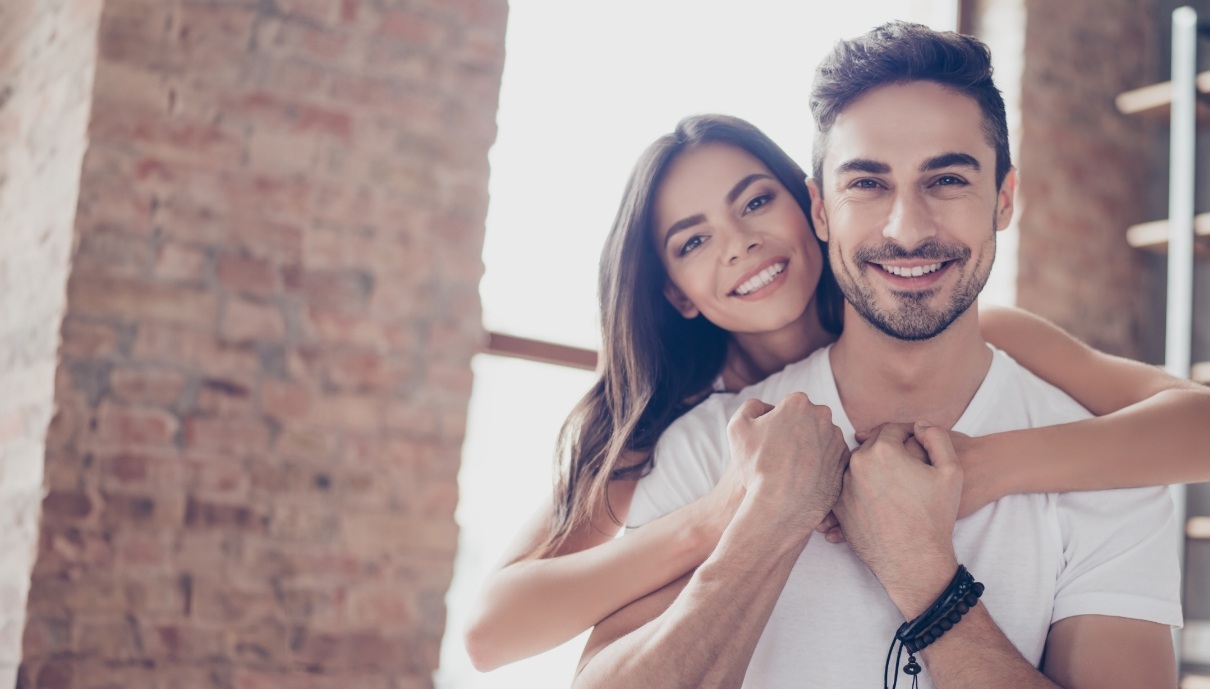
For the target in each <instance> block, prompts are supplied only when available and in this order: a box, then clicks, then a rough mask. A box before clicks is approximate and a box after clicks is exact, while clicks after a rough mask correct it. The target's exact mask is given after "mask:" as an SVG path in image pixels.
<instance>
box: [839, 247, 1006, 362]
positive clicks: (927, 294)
mask: <svg viewBox="0 0 1210 689" xmlns="http://www.w3.org/2000/svg"><path fill="white" fill-rule="evenodd" d="M988 244H990V246H989V247H988V249H987V250H985V251H984V255H983V256H980V257H979V259H978V262H977V263H976V264H975V265H973V266H972V269H971V272H970V273H969V274H967V275H965V276H959V283H958V284H957V285H956V286H955V287H954V292H953V294H951V295H950V298H949V299H948V300H947V301H946V303H945V304H943V305H941V306H940V307H932V306H930V305H929V301H930V300H931V299H932V298H934V297H935V296H936V295H937V292H938V291H939V290H940V287H933V288H931V289H927V290H921V291H911V292H905V291H899V290H892V291H891V298H892V299H893V300H894V301H893V303H891V304H888V305H886V307H885V308H884V307H883V306H882V305H879V304H878V295H877V293H876V291H875V290H874V287H873V285H872V283H871V281H870V280H865V281H864V282H863V281H862V280H861V277H862V276H863V275H864V274H865V273H866V272H867V271H870V270H882V269H881V268H879V267H877V266H871V265H870V264H871V263H888V262H890V261H902V260H926V261H933V262H937V263H940V262H943V261H953V263H954V264H953V265H951V266H949V268H948V269H949V270H957V271H961V270H962V269H963V268H964V267H965V266H966V265H967V264H968V263H970V261H971V250H970V248H969V247H966V246H963V245H961V244H952V243H947V244H943V243H941V242H937V241H932V240H930V241H928V242H926V243H924V244H921V245H920V246H918V247H916V248H915V249H913V250H912V251H907V250H905V249H904V248H903V247H901V246H899V245H897V244H892V243H889V242H888V243H886V244H883V245H881V246H873V247H871V246H863V247H861V248H859V249H857V250H856V251H854V252H853V258H852V261H850V262H849V263H847V264H846V263H845V262H844V261H843V260H842V258H841V256H840V247H839V246H838V245H837V244H836V243H835V242H833V243H832V245H831V248H830V250H829V252H828V254H829V259H830V260H831V262H832V272H833V273H834V274H835V276H836V282H837V284H839V285H840V291H841V292H842V293H843V294H844V298H845V300H847V301H848V302H849V303H850V304H852V305H853V309H854V310H856V311H857V313H859V314H860V315H861V317H862V318H864V319H865V320H866V321H867V322H869V323H870V324H871V325H873V326H874V327H876V328H878V329H879V330H881V331H882V332H884V333H886V334H887V335H890V336H891V337H894V338H896V339H900V340H928V339H931V338H933V337H936V336H937V335H939V334H940V333H941V332H942V331H944V330H945V329H946V328H948V327H949V326H950V324H951V323H953V322H954V321H955V320H957V319H958V317H959V316H961V315H962V314H964V313H966V310H967V309H969V308H970V307H971V305H972V304H974V303H975V300H976V299H977V298H978V297H979V293H980V292H981V291H983V286H984V285H985V284H987V278H988V276H989V275H990V274H991V266H992V261H993V260H994V258H995V256H996V233H995V228H994V227H993V229H992V235H991V239H990V240H989V241H988ZM854 267H856V273H854V272H853V268H854Z"/></svg>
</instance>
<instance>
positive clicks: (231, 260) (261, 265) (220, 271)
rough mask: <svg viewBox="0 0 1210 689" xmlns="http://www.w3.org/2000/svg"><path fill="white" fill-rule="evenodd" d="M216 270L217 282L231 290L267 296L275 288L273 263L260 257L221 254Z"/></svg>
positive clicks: (275, 276)
mask: <svg viewBox="0 0 1210 689" xmlns="http://www.w3.org/2000/svg"><path fill="white" fill-rule="evenodd" d="M216 272H217V275H218V281H219V284H221V285H222V286H223V287H225V288H226V289H228V290H231V291H232V292H241V293H244V294H251V295H254V296H268V295H270V294H273V293H274V292H275V291H276V288H277V273H276V271H275V270H274V268H273V264H272V263H270V262H269V261H267V260H265V259H262V258H252V257H247V256H232V255H227V256H222V257H220V258H219V261H218V268H217V270H216Z"/></svg>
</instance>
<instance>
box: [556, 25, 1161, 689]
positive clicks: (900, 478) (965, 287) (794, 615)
mask: <svg viewBox="0 0 1210 689" xmlns="http://www.w3.org/2000/svg"><path fill="white" fill-rule="evenodd" d="M813 96H814V97H813V99H812V109H813V112H814V113H815V117H816V121H817V125H818V126H819V136H818V138H817V144H816V147H815V148H816V157H815V166H814V168H815V170H814V176H815V180H814V181H813V186H812V194H813V202H814V205H813V210H812V215H813V221H814V224H815V228H816V232H817V233H818V234H819V235H820V237H821V238H822V239H825V240H827V241H828V242H829V260H830V261H831V264H832V268H833V272H834V273H835V274H836V279H837V281H838V282H839V284H840V286H841V289H842V291H843V292H844V294H845V297H846V300H847V302H848V304H847V306H846V317H845V330H844V333H843V335H842V336H841V338H840V340H839V341H838V342H837V343H836V344H835V345H834V346H832V347H830V348H828V349H825V350H822V351H820V352H817V353H816V354H814V355H812V356H811V357H809V358H808V359H807V360H805V361H803V362H799V363H798V364H794V365H791V366H790V367H787V368H786V370H785V371H783V372H782V373H780V374H777V375H775V376H773V377H771V378H769V379H768V380H766V381H765V382H763V383H760V384H758V385H756V386H753V387H752V388H749V389H747V390H745V391H744V392H742V393H740V394H739V395H738V396H735V397H731V396H716V397H715V398H712V399H710V400H708V401H706V402H705V403H703V404H702V405H699V406H698V407H697V408H696V409H694V410H692V411H691V412H689V413H688V414H686V415H685V416H684V417H682V418H681V419H680V420H678V421H677V423H676V424H674V425H673V426H672V427H671V428H669V430H668V431H667V432H666V433H665V435H664V437H663V438H662V439H661V441H660V444H659V446H658V448H657V452H656V455H657V456H656V465H655V469H654V471H653V472H652V474H651V475H650V476H648V477H646V478H644V479H643V481H642V482H640V484H639V487H638V489H637V491H636V494H635V497H634V501H633V504H632V506H631V519H632V521H635V522H637V523H644V522H646V521H650V520H651V519H654V518H655V517H657V516H659V515H661V514H664V513H666V512H669V511H671V510H673V509H675V508H676V507H678V506H679V505H681V504H684V503H686V502H688V501H689V500H692V499H693V498H694V497H697V496H698V495H701V494H704V493H705V492H706V491H707V490H709V488H710V487H711V485H712V482H713V481H714V480H717V477H718V475H719V474H720V473H721V471H722V468H723V466H724V464H725V463H726V462H727V461H728V455H729V454H730V455H732V459H731V461H738V462H740V464H741V465H742V466H743V467H744V469H743V470H744V472H745V487H746V490H747V493H746V495H745V497H744V500H743V502H742V504H741V506H740V508H739V510H738V511H737V513H736V515H735V517H734V519H733V520H732V522H731V524H730V526H729V527H728V528H727V530H726V531H725V533H724V535H723V538H722V539H721V541H720V542H719V545H718V548H717V549H716V550H715V552H714V554H713V555H712V556H711V557H710V558H709V559H707V561H706V562H705V563H704V564H703V565H702V566H701V567H700V568H698V570H697V571H696V572H695V573H693V574H692V575H691V576H686V577H685V578H683V579H681V580H680V581H678V582H675V583H673V584H671V585H669V586H668V587H666V588H665V589H663V590H661V591H658V592H656V593H654V594H652V595H650V596H648V597H647V598H645V599H643V600H640V601H638V602H636V603H635V604H632V605H631V606H628V607H627V608H624V609H623V610H621V611H619V612H617V613H615V614H614V615H613V616H612V617H610V618H609V619H607V620H604V621H602V622H601V623H600V624H599V625H598V626H597V628H596V629H595V630H594V632H593V635H592V637H591V638H590V640H589V642H588V644H587V646H586V648H585V655H584V658H583V660H582V662H581V666H580V669H579V672H578V674H577V679H576V686H577V687H589V686H592V687H597V686H602V687H612V686H617V687H681V686H684V687H704V686H720V687H727V686H730V687H734V686H739V685H740V684H741V682H743V683H745V685H746V686H756V687H788V686H803V687H829V688H830V687H873V686H881V684H880V683H881V682H882V681H883V677H882V673H883V671H884V662H887V663H890V662H895V659H894V658H892V659H890V661H887V660H886V658H887V649H888V647H889V646H890V645H891V642H892V639H893V638H894V635H895V632H896V630H897V629H898V628H899V626H900V625H901V624H902V623H903V622H904V621H905V620H913V619H915V618H917V617H918V616H920V615H921V614H922V613H924V612H925V611H926V610H928V609H929V607H930V605H932V604H933V602H934V601H935V600H936V599H937V598H938V596H939V594H941V593H942V592H943V591H944V590H945V589H946V587H947V583H948V582H949V581H950V580H951V578H952V577H954V576H955V572H956V570H957V567H958V565H959V563H962V564H964V565H965V566H966V567H967V568H969V570H970V571H971V572H972V573H973V574H974V576H975V578H976V579H978V580H979V581H981V582H983V583H984V584H986V587H987V588H986V593H985V594H984V596H983V598H982V599H981V600H980V601H979V602H978V604H976V605H974V606H972V607H971V608H970V610H969V611H968V612H966V613H965V615H963V616H962V617H961V618H960V619H958V620H957V621H956V622H954V623H952V624H951V627H950V628H948V631H946V632H945V633H944V634H943V635H942V636H941V637H940V638H939V639H937V640H936V642H935V643H933V644H932V645H930V646H928V647H927V648H926V649H924V650H923V652H921V653H920V654H919V655H920V660H921V661H922V662H923V665H924V668H925V671H924V673H923V674H921V675H920V676H919V680H920V683H921V685H922V686H926V687H927V686H936V687H941V688H942V689H948V688H957V687H990V686H1005V687H1055V686H1062V687H1068V688H1078V687H1099V688H1104V687H1123V688H1125V687H1161V686H1167V687H1171V686H1174V685H1175V684H1176V678H1175V669H1174V659H1173V652H1172V644H1171V637H1170V633H1169V630H1170V627H1171V626H1172V625H1179V624H1180V622H1181V617H1180V606H1179V602H1178V598H1179V596H1178V592H1177V589H1178V584H1179V575H1178V571H1177V565H1176V556H1175V551H1174V538H1173V537H1172V534H1173V533H1174V531H1175V526H1174V523H1173V515H1172V508H1171V503H1170V501H1169V500H1168V497H1167V492H1166V491H1165V490H1163V489H1140V490H1120V491H1106V492H1102V493H1069V494H1062V495H1045V494H1039V495H1017V496H1010V497H1008V498H1005V499H1002V500H1000V501H998V502H996V503H993V504H992V505H989V506H988V507H986V508H984V509H983V510H980V511H979V512H977V513H975V514H974V515H971V516H970V517H967V518H964V519H963V520H961V521H957V519H956V517H957V511H958V501H959V496H960V494H961V486H962V476H961V468H960V466H959V465H958V463H957V461H956V459H955V457H954V453H953V449H952V446H951V445H950V444H949V439H948V434H947V433H946V432H945V431H944V430H942V429H943V428H951V427H952V428H954V430H956V431H960V432H965V433H968V434H972V435H982V434H987V433H992V432H998V431H1004V430H1011V429H1013V428H1023V427H1030V426H1040V425H1048V424H1054V423H1062V422H1067V421H1074V420H1077V419H1080V418H1086V417H1087V416H1088V413H1087V412H1086V411H1085V410H1083V409H1082V408H1080V407H1079V406H1078V405H1077V404H1076V403H1075V402H1074V401H1073V400H1071V399H1070V398H1069V397H1067V396H1066V395H1064V394H1063V393H1062V392H1061V391H1058V390H1057V389H1055V388H1053V387H1051V386H1049V385H1047V384H1046V383H1044V382H1042V381H1041V380H1039V379H1037V378H1036V377H1034V376H1033V375H1032V374H1030V373H1028V372H1027V371H1025V370H1024V369H1022V368H1021V367H1020V366H1018V365H1017V364H1016V363H1015V362H1013V361H1012V360H1011V359H1009V358H1008V357H1007V356H1005V355H1004V354H1003V353H999V352H994V351H993V350H991V349H990V348H989V347H988V346H987V345H986V343H984V342H983V340H982V339H981V337H980V334H979V328H978V314H977V310H976V309H973V308H971V306H972V305H973V304H974V302H975V300H976V297H977V296H978V293H979V291H980V290H981V289H982V287H983V285H984V284H985V282H986V280H987V276H988V273H989V271H990V270H991V264H992V260H993V258H994V254H995V232H996V231H997V230H1000V229H1003V228H1004V227H1005V226H1007V224H1008V221H1009V219H1010V218H1011V216H1012V212H1013V191H1014V189H1015V184H1016V179H1015V171H1014V170H1013V169H1012V168H1011V165H1010V162H1009V154H1008V144H1007V127H1006V125H1005V119H1004V106H1003V102H1002V100H1001V98H1000V95H999V92H998V91H996V89H995V86H994V84H993V83H992V81H991V70H990V56H989V55H988V54H987V50H986V48H985V47H984V46H983V45H982V44H980V43H978V42H977V41H975V40H974V39H971V38H968V37H959V36H957V35H955V34H939V33H936V32H933V31H931V30H929V29H927V28H925V27H921V26H916V25H909V24H902V23H893V24H889V25H886V26H884V27H880V28H879V29H876V30H874V31H873V32H871V33H869V34H867V35H865V36H862V37H860V38H858V39H854V40H852V41H847V42H842V43H841V44H839V45H838V46H837V47H836V49H835V50H834V52H833V54H832V55H831V56H830V57H829V58H828V59H826V60H825V62H824V64H823V65H822V66H821V67H820V69H819V71H818V74H817V81H816V85H815V88H814V93H813ZM804 392H805V393H806V394H805V395H804V394H803V393H804ZM808 398H809V399H808ZM760 400H781V401H780V402H779V403H778V405H777V406H776V407H770V406H769V405H767V404H765V403H764V402H761V401H760ZM812 401H814V402H816V403H818V406H817V405H816V404H813V403H812ZM733 414H734V417H733ZM728 419H732V421H731V422H730V425H729V428H728V429H727V432H726V433H724V431H723V429H724V428H725V427H727V425H728V424H727V420H728ZM921 419H925V420H927V422H924V421H920V420H921ZM911 421H916V423H914V424H908V423H903V422H911ZM831 422H834V423H835V424H836V426H837V427H839V429H840V431H839V432H843V435H844V439H845V440H846V441H847V442H848V443H849V445H850V446H854V445H855V441H854V435H855V433H854V429H874V428H878V429H879V430H877V431H876V432H875V433H874V436H873V437H872V438H871V439H869V440H867V441H866V442H865V443H864V444H863V445H862V446H861V447H860V449H856V450H854V451H853V453H852V456H851V459H850V461H849V462H848V466H847V467H846V466H845V463H844V462H843V461H828V460H824V459H822V458H825V457H835V456H837V454H836V453H835V452H829V451H827V447H828V446H829V445H830V444H833V443H835V442H838V440H837V437H836V436H837V434H838V433H839V432H837V431H836V430H835V429H834V428H833V427H832V425H831ZM887 422H898V423H887ZM929 422H931V423H929ZM881 424H886V425H881ZM922 451H923V452H925V453H927V460H928V461H927V462H926V461H921V460H922V459H924V456H923V454H922ZM829 511H834V512H835V515H836V517H837V519H838V520H839V522H840V525H841V527H842V528H843V530H844V534H845V536H846V538H847V539H848V543H847V544H843V543H842V544H834V543H828V542H826V541H825V539H823V538H822V537H819V536H818V535H816V536H815V537H812V534H813V533H814V530H815V529H816V527H817V526H818V525H819V524H820V522H821V521H822V520H823V519H824V518H825V516H826V515H827V514H828V512H829ZM951 619H952V618H951ZM900 662H901V661H900ZM896 664H898V663H896ZM890 671H891V672H897V671H898V668H896V667H891V668H890Z"/></svg>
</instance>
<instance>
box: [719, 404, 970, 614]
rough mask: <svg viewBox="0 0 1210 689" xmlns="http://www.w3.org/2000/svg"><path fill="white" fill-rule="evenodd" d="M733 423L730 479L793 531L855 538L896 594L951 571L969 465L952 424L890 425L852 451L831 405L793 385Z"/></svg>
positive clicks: (857, 549) (748, 407) (859, 551)
mask: <svg viewBox="0 0 1210 689" xmlns="http://www.w3.org/2000/svg"><path fill="white" fill-rule="evenodd" d="M727 431H728V436H729V439H730V443H731V462H730V463H729V465H728V467H727V474H729V476H724V481H727V480H730V481H735V482H738V483H740V484H742V486H743V488H744V491H745V499H746V500H748V499H750V500H757V501H759V504H760V506H761V508H762V509H768V510H769V515H770V518H774V519H778V520H779V523H784V524H786V526H787V527H788V533H789V534H799V535H801V536H802V537H803V538H804V542H805V539H806V538H807V537H809V536H810V535H811V532H812V531H813V530H820V531H825V532H827V531H831V532H832V534H831V537H830V538H829V540H830V541H832V542H838V541H840V540H846V539H847V540H848V542H849V544H850V546H851V547H852V548H853V551H854V553H855V554H856V555H857V556H858V557H859V558H860V559H861V560H862V561H863V562H864V563H865V564H866V566H868V567H869V568H870V570H871V571H872V572H873V573H874V575H875V576H876V577H877V578H878V580H879V581H880V582H882V584H883V586H884V587H886V588H887V591H888V593H890V594H891V596H892V598H893V599H896V598H897V596H896V591H897V590H898V589H900V584H901V583H902V584H904V585H905V586H907V587H908V588H910V584H911V582H912V581H916V580H919V579H920V578H921V577H925V578H928V577H929V576H930V575H931V574H933V573H934V572H944V571H946V570H948V571H949V573H950V574H951V575H952V573H953V568H954V567H956V566H957V563H956V560H955V558H954V554H953V530H954V523H955V522H956V521H957V518H958V509H959V502H960V500H961V498H962V467H961V465H960V464H959V463H958V459H957V456H956V454H955V452H954V447H953V444H952V442H951V440H950V436H949V432H948V431H946V430H945V429H944V428H940V427H937V426H932V425H930V424H928V423H926V422H916V423H914V424H904V423H888V424H884V425H883V426H880V427H879V428H877V429H875V430H874V431H872V432H871V433H869V434H868V437H865V438H864V439H862V438H859V440H863V442H862V444H861V446H860V447H859V448H857V449H856V450H854V451H852V452H851V453H850V452H849V450H848V447H847V446H846V444H845V442H844V438H843V435H842V434H841V431H840V429H838V428H837V427H836V426H835V425H834V424H832V413H831V410H830V409H829V408H828V407H825V406H821V405H816V404H813V403H812V402H811V401H810V400H809V399H808V398H807V396H806V395H805V394H803V393H794V394H792V395H790V396H788V397H786V398H785V399H784V400H782V401H781V402H780V403H778V404H777V405H776V406H772V405H769V404H766V403H764V402H761V401H759V400H748V401H746V402H745V403H744V404H743V405H742V406H741V407H740V409H739V410H738V411H737V412H736V413H735V415H734V416H733V417H732V419H731V422H730V424H729V425H728V429H727ZM837 529H839V530H841V531H843V539H842V538H839V534H838V533H837V531H836V530H837ZM896 603H897V604H898V605H900V607H901V608H904V607H905V606H906V607H907V608H911V607H912V605H913V604H912V602H910V601H907V600H904V601H902V602H901V601H900V600H896ZM901 603H902V604H901Z"/></svg>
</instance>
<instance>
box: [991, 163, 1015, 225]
mask: <svg viewBox="0 0 1210 689" xmlns="http://www.w3.org/2000/svg"><path fill="white" fill-rule="evenodd" d="M1016 194H1017V168H1016V167H1010V168H1008V174H1006V175H1005V176H1004V182H1003V183H1002V184H1001V185H1000V191H999V193H997V195H996V230H1003V229H1004V228H1006V227H1008V223H1009V222H1011V221H1012V219H1013V203H1014V199H1015V197H1016Z"/></svg>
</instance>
